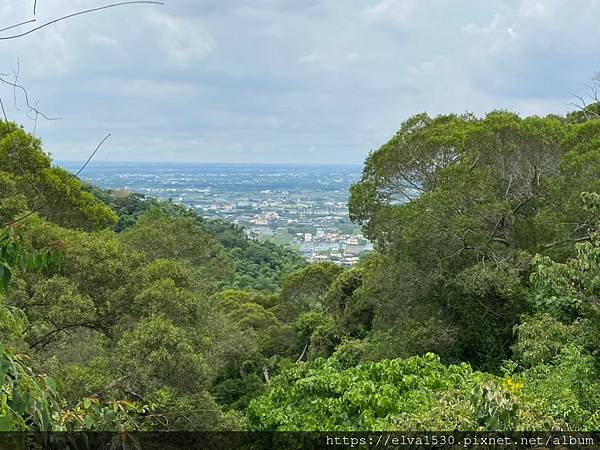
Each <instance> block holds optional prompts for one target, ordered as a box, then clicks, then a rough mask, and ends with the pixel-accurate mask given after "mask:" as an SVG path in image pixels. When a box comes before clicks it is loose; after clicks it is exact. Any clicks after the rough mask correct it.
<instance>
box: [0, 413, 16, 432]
mask: <svg viewBox="0 0 600 450" xmlns="http://www.w3.org/2000/svg"><path fill="white" fill-rule="evenodd" d="M0 431H14V422H13V420H12V418H10V417H8V416H0Z"/></svg>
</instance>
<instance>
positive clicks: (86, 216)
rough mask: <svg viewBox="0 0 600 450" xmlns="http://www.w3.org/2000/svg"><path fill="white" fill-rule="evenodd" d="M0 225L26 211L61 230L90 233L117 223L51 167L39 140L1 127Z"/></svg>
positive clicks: (108, 211) (104, 208) (73, 181)
mask: <svg viewBox="0 0 600 450" xmlns="http://www.w3.org/2000/svg"><path fill="white" fill-rule="evenodd" d="M0 187H6V190H4V189H0V200H2V201H1V202H0V203H1V204H2V207H1V208H0V223H1V224H4V223H7V222H10V221H11V220H12V219H14V218H16V216H17V215H18V214H25V213H27V211H28V210H29V211H33V210H35V211H37V212H38V213H39V214H40V215H41V216H43V217H45V218H47V219H48V220H50V221H53V222H55V223H57V224H60V225H62V226H67V227H72V228H81V229H86V230H93V229H99V228H104V227H107V226H111V225H112V224H113V223H114V222H115V221H116V220H117V218H116V216H115V214H114V213H113V212H112V211H111V209H110V208H109V207H107V206H106V205H104V204H102V203H100V202H98V201H97V200H96V199H95V198H94V197H93V196H92V195H91V194H89V193H88V192H85V191H84V190H83V186H82V184H81V182H80V181H79V180H78V179H77V178H74V177H73V176H72V175H71V174H70V173H68V172H66V171H64V170H63V169H60V168H58V167H52V165H51V160H50V157H49V156H48V155H47V154H46V153H44V152H43V151H42V149H41V144H40V141H39V139H37V138H35V137H33V136H32V135H30V134H27V133H26V132H25V131H24V130H23V129H22V128H20V127H18V126H17V125H15V124H13V123H7V122H1V123H0Z"/></svg>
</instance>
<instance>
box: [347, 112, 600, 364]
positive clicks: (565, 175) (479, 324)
mask: <svg viewBox="0 0 600 450" xmlns="http://www.w3.org/2000/svg"><path fill="white" fill-rule="evenodd" d="M597 126H598V125H597V121H588V122H586V123H582V124H573V123H568V122H567V121H566V120H564V119H562V118H560V117H557V116H548V117H543V118H542V117H528V118H524V119H522V118H520V117H519V116H518V115H516V114H512V113H508V112H501V111H497V112H492V113H490V114H488V115H487V116H485V117H484V118H481V119H478V118H475V117H474V116H471V115H464V116H455V115H449V116H439V117H435V118H430V117H428V116H427V115H418V116H415V117H413V118H411V119H409V120H408V121H406V122H405V123H404V124H403V125H402V127H401V128H400V131H399V132H398V133H397V134H396V135H395V136H394V137H393V138H392V139H391V140H390V141H389V142H388V143H387V144H385V145H384V146H382V147H381V148H380V149H378V150H377V151H375V152H373V153H372V154H371V155H370V156H369V158H368V159H367V162H366V164H365V168H364V171H363V177H362V179H361V181H360V182H359V183H357V184H356V185H354V186H353V187H352V190H351V197H350V202H349V207H350V213H351V217H352V218H353V219H354V220H355V221H357V222H359V223H360V224H361V225H362V226H363V230H364V232H365V234H366V235H367V236H368V237H369V238H370V239H372V240H374V241H375V243H376V244H377V247H378V249H379V250H380V252H381V256H380V257H379V259H378V260H377V263H375V264H374V267H373V269H372V270H370V271H369V273H368V277H367V279H366V280H365V282H364V284H365V286H370V289H371V291H370V292H371V295H372V297H374V299H375V302H376V304H377V307H376V311H375V317H374V323H375V328H376V329H377V328H383V329H384V330H385V329H388V330H389V329H390V328H392V327H394V328H397V329H402V328H405V329H406V328H413V329H423V328H425V330H426V332H427V334H428V335H433V336H435V335H438V336H440V337H441V336H443V335H444V334H447V333H445V332H443V330H448V331H449V332H450V333H451V334H452V335H454V336H455V338H454V344H453V348H451V349H448V350H449V351H448V352H446V350H444V349H441V348H439V347H438V350H436V351H441V352H442V354H445V355H446V356H447V357H449V358H458V359H463V360H468V361H470V362H472V363H473V364H474V365H475V366H476V367H481V368H485V369H489V370H497V369H498V367H499V365H500V364H501V361H502V359H504V358H506V357H509V356H510V345H511V343H512V339H513V337H512V331H511V330H512V326H513V325H514V324H515V323H517V321H518V318H519V315H520V314H521V313H522V312H524V310H525V308H526V307H527V305H526V304H525V302H523V292H522V291H523V289H525V288H526V286H527V275H528V268H529V261H530V259H531V257H532V256H533V255H534V254H535V253H538V252H543V253H545V254H547V255H553V256H556V257H557V258H565V257H568V256H570V255H572V246H571V243H572V242H573V241H582V242H583V241H586V240H589V239H590V234H589V230H590V226H591V224H590V222H589V221H587V219H586V218H585V217H584V216H583V215H582V214H581V210H580V208H576V207H575V204H576V201H575V199H577V198H578V196H579V193H580V192H582V191H583V190H586V189H587V190H591V191H593V190H595V189H597V188H598V186H597V181H596V177H595V176H594V175H593V174H592V172H593V171H594V170H595V169H596V166H597V165H598V163H599V162H600V154H598V152H597V148H598V147H597V145H596V139H597V136H598V134H597V130H596V128H597ZM375 279H377V280H378V281H377V282H375V281H370V280H375ZM424 310H426V311H428V312H427V313H424ZM423 317H427V319H423ZM432 318H434V320H433V323H431V324H429V325H427V324H426V323H424V322H425V321H430V322H431V320H432ZM415 322H416V323H415ZM436 322H437V323H438V325H436ZM381 324H384V325H381ZM432 326H433V327H437V328H438V330H439V331H433V332H431V331H432V330H431V327H432ZM409 340H410V339H409ZM437 340H438V338H436V341H437ZM438 342H441V341H438ZM435 345H437V344H435ZM434 348H436V347H434ZM390 356H393V355H390Z"/></svg>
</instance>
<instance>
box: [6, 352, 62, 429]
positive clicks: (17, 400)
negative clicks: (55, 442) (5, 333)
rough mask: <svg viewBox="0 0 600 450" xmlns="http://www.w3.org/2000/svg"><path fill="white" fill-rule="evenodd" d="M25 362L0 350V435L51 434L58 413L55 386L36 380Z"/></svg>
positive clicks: (47, 378)
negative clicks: (6, 432) (16, 432)
mask: <svg viewBox="0 0 600 450" xmlns="http://www.w3.org/2000/svg"><path fill="white" fill-rule="evenodd" d="M24 360H25V356H23V355H14V354H12V353H11V352H10V351H9V350H7V349H6V348H4V347H3V346H0V431H29V430H33V431H36V430H42V431H43V430H52V429H53V423H54V421H55V420H56V418H55V415H56V414H57V413H58V412H59V411H60V403H59V402H60V399H59V397H58V394H57V392H56V383H55V381H54V380H53V379H51V378H49V377H37V376H35V375H34V374H33V373H32V371H31V369H30V368H29V367H28V366H27V365H25V363H24Z"/></svg>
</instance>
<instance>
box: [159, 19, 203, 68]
mask: <svg viewBox="0 0 600 450" xmlns="http://www.w3.org/2000/svg"><path fill="white" fill-rule="evenodd" d="M149 20H150V22H151V24H152V25H153V26H154V28H155V30H156V31H157V33H158V34H157V37H158V39H159V44H158V45H159V46H160V47H161V48H162V49H163V50H164V51H165V52H166V54H167V58H168V60H169V62H170V63H171V64H173V65H175V66H178V67H180V68H186V67H189V66H193V65H195V64H196V63H198V62H199V61H202V60H203V59H204V57H205V56H206V55H207V54H208V53H209V52H210V51H211V50H212V49H213V47H214V46H215V39H214V38H213V37H212V35H211V34H210V33H209V32H208V31H206V30H205V29H204V27H203V26H202V24H201V23H199V22H198V21H196V20H193V19H184V18H181V17H175V16H171V15H169V14H166V13H159V12H153V13H151V14H149Z"/></svg>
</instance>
